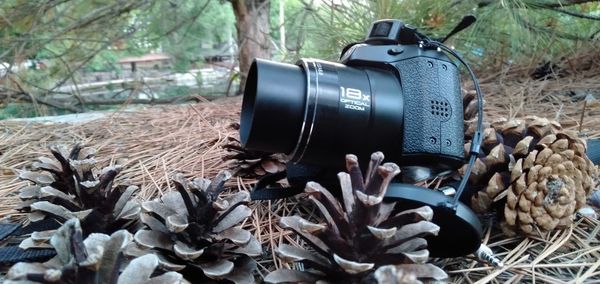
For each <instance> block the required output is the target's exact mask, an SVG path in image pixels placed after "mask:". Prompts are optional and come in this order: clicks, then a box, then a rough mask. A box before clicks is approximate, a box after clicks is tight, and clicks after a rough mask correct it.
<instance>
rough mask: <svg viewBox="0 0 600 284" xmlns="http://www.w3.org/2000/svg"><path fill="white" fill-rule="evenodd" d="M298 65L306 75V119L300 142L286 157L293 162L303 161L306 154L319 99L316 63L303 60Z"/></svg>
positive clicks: (299, 138)
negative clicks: (313, 84) (312, 83)
mask: <svg viewBox="0 0 600 284" xmlns="http://www.w3.org/2000/svg"><path fill="white" fill-rule="evenodd" d="M298 65H301V66H302V68H303V69H304V72H305V73H306V104H305V107H304V119H303V120H302V127H301V128H300V135H298V142H296V146H295V147H294V150H292V152H291V153H290V154H288V155H286V158H287V159H288V160H290V161H291V162H298V161H300V160H302V157H303V156H304V153H305V152H306V148H307V146H308V144H309V142H310V137H311V136H312V131H313V128H314V123H315V117H316V114H317V101H318V99H319V76H318V74H317V66H316V63H315V61H313V60H311V61H310V62H308V60H304V59H302V60H300V62H299V63H298ZM310 65H312V66H313V67H314V69H313V70H311V68H310ZM311 71H312V72H311ZM312 75H314V76H315V79H314V81H315V88H314V89H313V88H312V85H311V76H312Z"/></svg>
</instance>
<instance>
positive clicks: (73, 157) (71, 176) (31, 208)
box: [17, 144, 140, 244]
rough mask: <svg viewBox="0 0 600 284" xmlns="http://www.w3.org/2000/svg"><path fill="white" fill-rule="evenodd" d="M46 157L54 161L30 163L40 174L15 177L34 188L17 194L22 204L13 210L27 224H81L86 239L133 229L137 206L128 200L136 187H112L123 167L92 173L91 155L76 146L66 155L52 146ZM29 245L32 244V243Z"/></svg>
mask: <svg viewBox="0 0 600 284" xmlns="http://www.w3.org/2000/svg"><path fill="white" fill-rule="evenodd" d="M50 152H51V153H52V155H53V156H54V159H52V158H48V157H39V158H38V160H39V162H34V163H33V167H34V168H35V169H39V170H41V172H40V171H36V172H33V171H24V172H21V173H20V175H19V178H21V179H24V180H29V181H31V182H33V184H32V185H29V186H26V187H24V188H21V189H20V190H19V198H21V200H22V203H21V204H19V205H18V207H17V210H19V211H22V212H27V213H28V214H27V217H28V218H29V220H30V221H39V220H42V219H44V218H53V219H55V220H57V221H58V222H59V223H64V222H65V221H67V220H69V219H71V218H77V219H80V220H81V227H82V228H83V233H84V236H86V235H88V234H90V233H92V232H96V233H107V234H110V233H113V232H115V231H117V230H120V229H131V230H132V231H134V230H135V227H136V226H137V224H138V219H139V212H140V205H139V203H138V202H137V201H135V200H132V199H131V197H132V196H133V194H134V192H135V191H136V190H137V189H138V188H137V187H136V186H129V187H127V186H116V187H114V186H113V180H114V178H115V177H116V176H117V174H118V173H119V171H120V170H121V167H119V166H114V167H107V168H104V169H102V170H101V172H100V174H99V175H98V174H96V173H95V172H94V171H93V170H94V167H95V166H96V160H94V159H93V156H94V153H95V150H94V149H91V148H83V147H82V146H81V145H80V144H77V145H75V146H74V147H73V149H72V150H71V151H70V152H68V151H67V150H66V149H65V148H64V147H60V146H51V147H50ZM46 235H48V234H46ZM48 238H49V236H48ZM40 240H41V239H40ZM28 242H29V244H32V243H31V240H29V241H28Z"/></svg>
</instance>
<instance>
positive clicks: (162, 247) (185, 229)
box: [129, 171, 262, 283]
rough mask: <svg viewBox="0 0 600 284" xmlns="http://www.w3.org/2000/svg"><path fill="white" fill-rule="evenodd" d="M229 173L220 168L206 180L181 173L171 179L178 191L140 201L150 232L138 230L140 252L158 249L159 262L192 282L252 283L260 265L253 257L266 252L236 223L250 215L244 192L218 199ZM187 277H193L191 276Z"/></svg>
mask: <svg viewBox="0 0 600 284" xmlns="http://www.w3.org/2000/svg"><path fill="white" fill-rule="evenodd" d="M230 177H231V174H229V172H227V171H222V172H220V173H219V174H218V175H217V177H216V178H215V179H214V180H213V181H212V182H211V181H209V180H207V179H194V180H193V181H191V182H190V181H187V180H186V179H185V178H184V177H183V175H182V174H176V175H175V176H174V178H173V181H174V183H175V188H176V189H177V191H172V192H168V193H166V194H164V195H163V196H162V197H161V198H160V199H156V200H152V201H147V202H144V203H143V204H142V210H143V214H142V216H141V219H142V222H143V223H144V224H146V225H147V226H148V229H147V230H140V231H138V232H137V233H136V234H135V236H134V239H135V242H136V243H137V244H138V245H139V246H140V247H142V248H143V249H142V250H136V249H133V248H132V249H131V250H130V252H129V253H130V254H133V255H136V254H138V255H139V254H144V253H146V252H147V251H148V250H152V251H155V252H156V253H157V255H158V256H159V257H160V263H161V266H162V267H163V268H164V269H168V270H181V271H182V273H183V274H184V277H186V278H187V279H189V280H192V279H193V280H194V281H199V279H201V278H202V275H204V276H205V277H207V278H208V279H207V278H204V280H203V281H208V280H211V279H212V280H222V279H226V280H229V281H232V282H235V283H254V276H253V272H254V270H255V269H256V263H255V262H254V260H252V259H251V258H250V257H249V256H257V255H260V254H261V253H262V249H261V246H260V244H259V243H258V240H256V239H255V238H254V236H252V234H251V233H250V232H248V231H246V230H244V229H242V228H240V227H238V226H237V225H238V224H239V223H240V222H242V221H243V220H244V219H246V218H247V217H248V216H250V215H251V213H252V212H251V210H250V208H248V207H247V206H246V204H247V203H248V201H249V200H250V196H249V194H248V193H247V192H245V191H240V192H237V193H235V194H233V195H231V196H228V197H226V198H222V197H220V193H221V192H222V191H223V185H224V183H225V181H226V180H228V179H229V178H230ZM188 277H189V278H188Z"/></svg>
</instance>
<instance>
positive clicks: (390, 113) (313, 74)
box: [240, 20, 464, 180]
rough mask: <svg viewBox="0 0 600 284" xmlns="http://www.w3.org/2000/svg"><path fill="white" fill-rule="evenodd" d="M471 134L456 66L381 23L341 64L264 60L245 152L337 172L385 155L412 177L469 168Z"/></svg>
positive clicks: (393, 24) (247, 100)
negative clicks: (352, 158) (352, 160)
mask: <svg viewBox="0 0 600 284" xmlns="http://www.w3.org/2000/svg"><path fill="white" fill-rule="evenodd" d="M463 133H464V131H463V110H462V96H461V93H460V78H459V72H458V68H457V66H456V65H455V64H454V63H453V62H452V61H451V60H450V59H449V58H448V57H447V56H446V55H445V53H443V52H442V51H439V50H436V49H434V48H430V47H429V48H426V47H423V46H422V45H420V43H419V34H418V32H417V31H416V29H414V28H411V27H410V26H407V25H404V24H403V23H402V22H401V21H399V20H381V21H377V22H374V23H373V25H372V27H371V31H370V32H369V34H368V36H367V38H366V39H365V41H364V42H362V43H358V44H354V45H352V46H349V47H347V48H346V49H345V50H344V52H343V54H342V57H341V63H334V62H327V61H322V60H318V59H302V60H300V61H299V62H298V63H297V65H290V64H281V63H275V62H271V61H266V60H260V59H257V60H255V62H254V63H253V65H252V67H251V70H250V72H249V76H248V81H247V84H246V89H245V93H244V101H243V104H242V117H241V128H240V138H241V141H242V145H243V146H244V147H245V148H248V149H252V150H259V151H264V152H270V153H285V154H286V155H287V158H288V159H289V160H290V161H291V162H293V163H296V164H301V165H306V166H318V167H327V168H331V169H333V170H334V171H335V170H338V169H343V164H342V163H343V161H344V156H345V155H346V154H348V153H353V154H356V155H357V156H358V157H360V158H361V159H365V161H366V159H368V157H369V156H370V154H371V153H373V152H375V151H382V152H383V153H385V155H386V157H387V160H388V161H393V162H395V163H397V164H398V165H400V167H402V168H403V171H402V172H403V174H402V175H403V178H405V177H406V176H410V178H408V179H406V180H417V179H421V178H423V177H427V176H429V175H431V174H432V173H436V172H442V171H446V170H451V169H455V168H457V167H460V166H461V165H462V164H463V163H464V150H463V147H464V141H463V139H464V138H463V135H464V134H463ZM274 134H275V135H274ZM363 164H366V163H363Z"/></svg>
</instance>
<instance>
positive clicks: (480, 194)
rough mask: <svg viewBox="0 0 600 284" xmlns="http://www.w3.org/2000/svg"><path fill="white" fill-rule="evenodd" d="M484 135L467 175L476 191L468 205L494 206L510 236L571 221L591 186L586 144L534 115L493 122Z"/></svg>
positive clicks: (485, 208)
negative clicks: (470, 172) (471, 168)
mask: <svg viewBox="0 0 600 284" xmlns="http://www.w3.org/2000/svg"><path fill="white" fill-rule="evenodd" d="M483 136H484V138H483V143H482V150H483V155H482V156H480V157H479V158H478V159H477V160H476V162H475V165H474V167H473V172H472V174H471V176H470V178H469V182H470V184H471V185H472V186H473V187H474V188H475V189H476V190H477V191H476V192H475V193H474V194H473V195H472V197H471V208H472V209H473V210H474V211H476V212H478V213H487V212H490V211H493V210H494V209H497V210H498V212H499V213H500V215H501V217H502V222H501V225H502V228H503V230H504V232H505V233H506V234H509V235H513V234H514V233H516V232H519V233H523V234H540V233H543V232H547V231H552V230H554V229H560V228H564V227H566V226H568V225H570V224H571V223H572V220H573V219H572V218H573V213H574V212H576V210H578V209H579V208H581V207H582V206H583V205H584V204H585V200H586V196H587V195H588V194H589V193H590V191H591V189H592V176H594V166H593V165H592V163H591V161H590V160H589V159H588V158H587V156H586V153H585V152H586V146H585V142H584V141H582V140H581V139H579V138H575V137H573V136H570V135H569V134H567V133H566V132H565V131H563V130H562V129H561V126H560V124H558V123H556V122H552V121H549V120H547V119H543V118H538V117H534V116H529V117H525V118H524V119H515V120H510V121H507V120H499V121H495V122H493V123H491V127H489V128H486V129H485V131H484V135H483ZM469 147H470V145H468V144H467V145H465V149H468V148H469ZM463 169H464V167H463Z"/></svg>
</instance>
